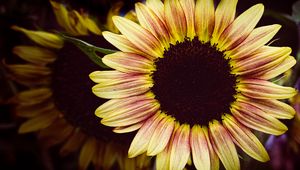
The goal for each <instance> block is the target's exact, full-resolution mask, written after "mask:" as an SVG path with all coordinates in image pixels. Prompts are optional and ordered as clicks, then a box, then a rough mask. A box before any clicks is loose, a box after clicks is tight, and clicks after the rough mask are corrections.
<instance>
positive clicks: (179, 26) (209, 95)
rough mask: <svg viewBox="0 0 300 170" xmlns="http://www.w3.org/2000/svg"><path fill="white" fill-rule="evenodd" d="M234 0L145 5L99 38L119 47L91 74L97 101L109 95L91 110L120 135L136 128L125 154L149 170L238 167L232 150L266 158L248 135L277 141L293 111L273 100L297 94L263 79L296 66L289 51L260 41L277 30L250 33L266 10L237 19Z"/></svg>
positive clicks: (254, 9) (260, 29)
mask: <svg viewBox="0 0 300 170" xmlns="http://www.w3.org/2000/svg"><path fill="white" fill-rule="evenodd" d="M236 5H237V0H221V1H220V3H219V4H218V5H217V7H216V8H215V6H214V1H213V0H197V1H196V2H195V1H194V0H172V1H171V0H165V1H164V2H162V1H158V0H147V1H146V3H145V4H142V3H137V4H136V6H135V11H136V16H137V19H138V22H133V21H131V20H128V19H125V18H123V17H117V16H115V17H113V21H114V24H115V25H116V27H117V28H118V30H119V31H120V32H121V35H120V34H114V33H111V32H103V36H104V38H105V39H106V40H107V41H109V42H110V43H111V44H113V45H114V46H115V47H116V48H118V49H119V50H120V51H118V52H116V53H113V54H109V55H106V56H105V57H104V58H103V59H102V60H103V62H104V63H105V64H106V65H107V66H109V67H111V68H112V69H114V70H109V71H95V72H93V73H91V74H90V78H91V79H92V80H93V81H94V82H96V83H97V84H96V85H95V86H94V87H93V88H92V90H93V92H94V94H95V95H97V96H98V97H101V98H105V99H110V100H109V101H107V102H105V103H104V104H102V105H100V106H99V107H98V108H97V109H96V111H95V114H96V115H97V116H98V117H100V118H102V120H101V123H102V124H104V125H106V126H110V127H115V128H116V129H118V133H127V132H132V131H135V130H138V131H137V133H136V135H135V137H134V139H133V140H132V142H131V145H130V148H129V151H128V154H129V157H135V156H137V155H140V154H142V153H144V152H146V153H147V155H150V156H154V155H157V157H156V168H157V169H183V168H184V167H185V165H186V163H187V161H188V159H189V157H190V156H192V160H193V163H194V165H195V167H196V168H197V169H218V167H219V160H221V162H222V163H223V165H224V167H225V168H226V169H239V168H240V163H239V158H238V154H237V151H236V148H235V145H237V146H239V147H240V148H241V149H242V150H243V151H244V152H246V153H247V154H248V155H250V156H251V157H253V158H254V159H257V160H259V161H262V162H265V161H268V160H269V156H268V154H267V152H266V150H265V149H264V147H263V145H262V144H261V143H260V142H259V140H258V139H257V138H256V136H255V135H254V134H253V133H252V131H251V129H254V130H258V131H261V132H265V133H269V134H275V135H280V134H282V133H284V132H285V131H286V130H287V127H286V126H285V125H284V124H283V123H282V122H280V121H279V120H278V119H291V118H293V116H294V114H295V111H294V109H293V108H292V107H291V106H289V105H287V104H286V103H284V102H282V101H279V100H278V99H287V98H290V97H292V96H293V95H295V94H296V90H295V89H293V88H290V87H283V86H280V85H277V84H275V83H272V82H270V81H268V80H270V79H272V78H275V77H277V76H278V75H280V74H282V73H284V72H285V71H287V70H288V69H290V68H291V67H292V66H293V65H294V64H295V59H294V58H293V57H292V56H290V54H291V49H290V48H289V47H274V46H269V45H267V43H268V42H269V41H270V40H271V39H272V38H273V36H274V35H275V34H276V33H277V32H278V30H279V29H280V25H276V24H274V25H268V26H262V27H258V28H255V26H256V24H257V23H258V21H259V20H260V18H261V16H262V14H263V11H264V6H263V5H262V4H257V5H254V6H252V7H251V8H249V9H248V10H247V11H245V12H243V13H242V14H240V15H239V16H238V17H236V18H235V8H236Z"/></svg>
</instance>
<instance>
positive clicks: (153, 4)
mask: <svg viewBox="0 0 300 170" xmlns="http://www.w3.org/2000/svg"><path fill="white" fill-rule="evenodd" d="M146 5H147V7H149V8H150V9H152V11H155V13H156V15H157V16H158V17H159V19H160V20H161V21H164V20H165V13H164V4H163V2H162V1H161V0H146Z"/></svg>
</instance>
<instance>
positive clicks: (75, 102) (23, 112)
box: [5, 1, 151, 170]
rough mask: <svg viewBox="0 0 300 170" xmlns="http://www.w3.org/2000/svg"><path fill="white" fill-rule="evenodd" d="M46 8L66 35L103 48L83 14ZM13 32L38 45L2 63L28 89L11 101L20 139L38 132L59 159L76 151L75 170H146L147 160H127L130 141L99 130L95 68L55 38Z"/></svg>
mask: <svg viewBox="0 0 300 170" xmlns="http://www.w3.org/2000/svg"><path fill="white" fill-rule="evenodd" d="M50 2H51V4H52V7H53V9H54V13H55V15H56V17H57V21H58V23H59V25H60V26H62V28H64V30H65V31H66V32H67V33H68V34H70V35H73V36H80V37H81V38H83V39H86V40H87V41H92V42H93V43H96V42H99V43H100V44H101V37H100V36H101V30H100V29H99V27H98V26H97V24H96V23H95V22H94V21H93V20H92V19H90V17H89V16H88V15H87V14H85V13H78V12H77V11H75V10H71V11H69V10H67V9H66V7H65V6H64V5H63V4H60V3H57V2H54V1H50ZM116 12H117V11H116ZM12 28H13V29H14V30H16V31H20V32H22V33H24V34H25V35H26V36H27V37H28V38H29V39H31V40H32V41H33V42H35V43H36V44H35V45H20V46H16V47H14V49H13V53H14V54H16V55H17V56H19V57H20V58H21V59H23V60H24V61H25V62H24V63H22V64H6V63H5V68H6V70H7V71H8V73H9V77H10V78H11V79H13V80H14V81H16V82H17V83H19V84H22V85H24V86H26V87H28V89H27V90H24V91H20V92H19V93H17V94H16V96H14V97H13V98H12V100H11V102H13V103H15V104H16V107H15V112H16V114H17V115H18V116H20V117H23V118H25V119H27V121H25V122H24V123H22V124H21V126H20V128H19V133H22V134H23V133H29V132H36V133H37V136H38V138H39V139H40V141H41V144H42V145H44V146H46V147H51V146H55V145H58V144H61V145H62V146H61V148H60V154H61V155H63V156H64V155H67V154H70V153H76V152H78V151H79V152H80V153H79V158H78V165H79V169H87V168H88V167H89V165H90V164H93V165H94V167H95V168H101V169H116V168H117V169H124V170H131V169H148V168H149V166H150V165H151V162H150V158H148V157H146V156H145V155H142V156H140V157H138V158H134V159H129V158H128V156H127V150H128V148H129V142H130V140H131V139H132V135H124V136H117V135H115V134H113V133H112V132H111V129H110V128H108V127H105V126H99V124H100V123H99V120H98V118H97V117H95V116H94V115H93V111H94V109H95V108H96V106H97V105H99V104H101V103H104V102H105V100H99V99H98V98H97V97H95V96H94V95H93V94H92V93H91V92H90V90H89V89H90V88H91V87H92V82H91V81H90V80H89V78H88V74H89V73H90V72H91V71H93V70H97V69H98V68H99V67H98V66H97V65H95V64H94V63H92V62H91V61H90V60H89V59H88V58H87V56H85V55H84V54H83V53H81V52H80V51H79V50H78V49H77V48H76V47H75V46H74V45H71V44H69V43H66V42H64V40H63V39H62V38H61V37H59V36H58V35H56V34H53V33H50V32H45V31H34V30H28V29H25V28H21V27H18V26H13V27H12ZM103 41H104V40H103ZM74 93H76V95H75V94H74Z"/></svg>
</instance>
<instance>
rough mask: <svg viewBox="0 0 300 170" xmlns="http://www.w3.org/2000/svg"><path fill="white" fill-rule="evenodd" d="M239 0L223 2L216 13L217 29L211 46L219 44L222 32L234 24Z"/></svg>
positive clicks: (222, 0)
mask: <svg viewBox="0 0 300 170" xmlns="http://www.w3.org/2000/svg"><path fill="white" fill-rule="evenodd" d="M236 5H237V0H221V2H220V3H219V5H218V6H217V9H216V12H215V27H214V31H213V34H212V39H211V44H218V40H219V37H220V35H221V34H222V32H223V31H224V30H225V29H226V28H227V27H228V26H229V25H230V24H231V22H233V20H234V17H235V8H236Z"/></svg>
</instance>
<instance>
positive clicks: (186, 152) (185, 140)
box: [170, 124, 191, 170]
mask: <svg viewBox="0 0 300 170" xmlns="http://www.w3.org/2000/svg"><path fill="white" fill-rule="evenodd" d="M189 135H190V126H189V125H187V124H183V125H181V126H180V127H179V128H178V129H176V130H175V131H174V138H173V139H172V140H173V142H172V145H171V147H172V148H171V155H170V169H174V170H175V169H178V170H181V169H183V168H184V167H185V165H186V164H187V162H188V159H189V157H190V151H191V149H190V141H189Z"/></svg>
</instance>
